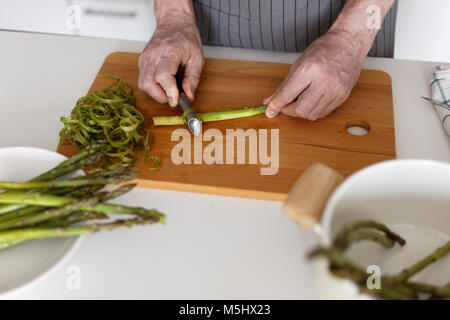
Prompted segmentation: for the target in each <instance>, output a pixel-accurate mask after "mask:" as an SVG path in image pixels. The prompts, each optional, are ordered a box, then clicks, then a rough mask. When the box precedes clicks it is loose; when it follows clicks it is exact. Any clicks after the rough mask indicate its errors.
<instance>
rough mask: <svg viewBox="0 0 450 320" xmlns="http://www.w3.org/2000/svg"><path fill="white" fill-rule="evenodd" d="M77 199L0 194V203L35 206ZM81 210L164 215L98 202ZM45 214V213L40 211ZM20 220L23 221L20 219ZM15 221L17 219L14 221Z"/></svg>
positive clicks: (162, 218)
mask: <svg viewBox="0 0 450 320" xmlns="http://www.w3.org/2000/svg"><path fill="white" fill-rule="evenodd" d="M74 201H77V199H73V198H69V197H61V196H53V195H48V194H40V193H24V192H14V193H13V192H11V193H8V194H6V195H3V194H0V203H25V204H31V205H36V206H45V207H60V206H65V205H67V204H70V203H73V202H74ZM82 210H87V211H93V212H103V213H118V214H137V215H139V214H144V215H145V214H147V213H149V212H151V213H152V214H153V215H154V217H155V218H158V219H159V221H160V222H163V221H164V215H162V214H161V213H159V212H157V211H156V210H146V209H143V208H131V207H126V206H121V205H115V204H109V203H98V204H96V205H95V206H93V207H89V208H82ZM42 214H45V213H42ZM20 221H23V220H22V219H21V220H20ZM16 222H17V221H16Z"/></svg>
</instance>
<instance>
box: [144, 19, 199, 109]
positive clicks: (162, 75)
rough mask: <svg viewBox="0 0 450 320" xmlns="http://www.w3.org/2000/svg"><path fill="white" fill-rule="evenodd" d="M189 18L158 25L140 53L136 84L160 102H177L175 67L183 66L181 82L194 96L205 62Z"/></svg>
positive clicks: (193, 24)
mask: <svg viewBox="0 0 450 320" xmlns="http://www.w3.org/2000/svg"><path fill="white" fill-rule="evenodd" d="M191 20H192V19H189V18H186V19H183V17H178V18H177V19H174V20H172V21H170V20H169V21H166V22H165V23H164V24H160V25H158V27H157V28H156V30H155V32H154V34H153V37H152V38H151V40H150V41H149V43H148V45H147V46H146V48H145V49H144V51H143V52H142V54H141V55H140V56H139V82H138V86H139V88H140V89H141V90H143V91H145V92H147V93H148V94H149V95H150V96H151V97H152V98H153V99H155V100H156V101H157V102H159V103H167V102H169V105H170V106H171V107H175V106H177V104H178V98H179V92H178V89H177V84H176V80H175V77H174V75H175V74H176V73H177V70H178V67H179V66H180V65H181V66H184V68H185V70H184V79H183V83H182V86H183V89H184V91H185V93H186V95H187V96H188V98H189V99H190V100H193V99H194V91H195V89H196V88H197V85H198V82H199V79H200V73H201V71H202V68H203V64H204V58H203V51H202V43H201V38H200V34H199V32H198V29H197V26H196V25H195V22H193V21H191Z"/></svg>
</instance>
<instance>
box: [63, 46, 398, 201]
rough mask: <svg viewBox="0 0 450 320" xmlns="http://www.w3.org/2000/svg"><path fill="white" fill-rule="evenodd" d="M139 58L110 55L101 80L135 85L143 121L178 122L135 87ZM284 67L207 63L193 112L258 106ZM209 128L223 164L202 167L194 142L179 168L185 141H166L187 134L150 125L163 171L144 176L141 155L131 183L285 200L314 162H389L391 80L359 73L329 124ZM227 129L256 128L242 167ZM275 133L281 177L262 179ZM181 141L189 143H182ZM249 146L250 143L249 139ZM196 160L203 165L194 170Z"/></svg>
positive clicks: (356, 165) (240, 122) (280, 122)
mask: <svg viewBox="0 0 450 320" xmlns="http://www.w3.org/2000/svg"><path fill="white" fill-rule="evenodd" d="M137 59H138V54H135V53H125V52H115V53H112V54H110V55H109V56H108V57H107V58H106V60H105V62H104V64H103V66H102V67H101V69H100V71H99V73H100V74H112V75H117V76H119V77H121V78H123V79H124V80H126V81H128V82H130V83H131V84H133V85H134V87H135V94H136V98H137V100H136V104H137V105H138V106H139V107H141V108H142V109H143V110H145V116H146V117H147V118H151V117H152V116H154V115H181V111H180V110H179V108H170V107H169V106H168V105H162V104H158V103H157V102H155V101H154V100H152V99H151V98H150V97H149V96H147V95H146V94H145V93H144V92H142V91H140V90H139V89H138V88H137V79H138V66H137ZM289 67H290V65H288V64H281V63H267V62H254V61H238V60H223V59H206V63H205V66H204V69H203V73H202V77H201V80H200V84H199V87H198V89H197V92H196V99H195V101H194V103H193V106H194V108H195V110H196V112H198V113H200V112H208V111H219V110H232V109H241V108H244V107H247V106H248V107H252V106H258V105H260V104H261V103H262V102H261V101H262V99H263V98H264V97H266V96H268V95H270V94H271V93H272V92H273V91H274V90H275V89H276V88H277V87H278V85H279V84H280V83H281V82H282V80H283V79H284V77H285V76H286V74H287V73H288V70H289ZM109 83H110V80H107V79H102V78H97V79H94V83H93V84H92V86H91V88H90V91H94V90H101V89H102V88H104V87H106V86H107V85H108V84H109ZM74 103H75V101H74ZM353 124H356V125H361V126H363V127H366V128H368V129H369V133H368V134H366V135H363V136H357V135H353V134H351V133H349V132H348V131H347V127H348V126H350V125H353ZM177 129H181V130H177ZM209 129H218V130H220V131H216V132H215V133H216V136H215V138H217V142H215V143H217V144H216V146H217V145H218V143H219V141H220V139H221V138H223V148H219V147H218V149H219V150H222V152H223V158H222V159H223V162H224V164H217V163H213V164H207V163H205V159H207V158H203V157H202V150H203V152H205V149H207V150H209V149H208V148H206V147H207V146H208V145H209V144H211V143H212V142H211V141H202V140H201V139H198V138H197V140H196V143H194V139H193V140H192V141H191V144H192V147H191V157H189V158H190V160H191V164H179V165H177V164H174V163H173V161H172V158H171V153H172V149H173V148H174V147H175V146H177V145H178V144H179V143H180V142H181V141H182V139H185V138H177V139H175V137H174V141H171V137H172V134H173V133H174V134H176V133H180V132H181V133H185V134H187V129H186V127H184V126H171V127H154V126H153V125H151V126H150V130H152V131H153V133H154V135H155V141H156V142H155V145H154V147H153V149H152V154H154V155H156V156H158V157H159V158H161V160H162V167H161V169H160V170H158V171H148V170H147V169H146V168H145V167H144V166H143V163H142V158H141V157H139V156H138V159H137V161H136V166H135V167H136V169H137V170H138V171H139V177H138V178H137V180H136V182H137V183H138V184H139V185H140V186H142V187H150V188H163V189H172V190H183V191H192V192H201V193H211V194H220V195H230V196H238V197H249V198H259V199H270V200H279V201H283V200H284V199H285V196H286V194H287V192H288V191H289V189H290V188H291V186H292V184H293V183H294V182H295V180H296V179H297V178H298V176H299V175H301V173H302V172H303V171H304V170H305V169H306V168H307V167H308V166H309V165H311V164H312V163H314V162H317V161H320V162H322V163H324V164H326V165H328V166H330V167H332V168H333V169H335V170H337V171H338V172H341V173H343V174H344V175H349V174H351V173H353V172H355V171H357V170H359V169H361V168H363V167H366V166H368V165H371V164H373V163H376V162H380V161H384V160H389V159H393V158H395V137H394V120H393V111H392V87H391V79H390V77H389V75H388V74H386V73H384V72H381V71H375V70H363V71H362V72H361V76H360V78H359V80H358V82H357V84H356V86H355V88H354V89H353V91H352V94H351V96H350V97H349V98H348V99H347V101H346V102H345V103H344V104H343V105H342V106H341V107H340V108H338V109H337V110H336V111H335V112H333V113H332V114H330V115H329V116H328V117H327V118H325V119H322V120H318V121H315V122H310V121H307V120H302V119H296V118H291V117H288V116H284V115H279V116H277V117H276V118H274V119H268V118H266V117H265V116H264V115H258V116H254V117H251V118H242V119H235V120H229V121H222V122H210V123H204V124H203V134H205V135H206V134H207V133H209V134H213V133H214V130H209ZM227 129H231V130H233V129H243V130H248V129H253V130H254V131H253V130H250V131H246V132H247V133H249V134H250V136H252V134H256V137H257V142H256V146H255V147H254V148H253V147H252V149H251V150H249V145H250V143H249V140H246V143H245V152H246V153H245V161H244V164H237V163H236V162H237V156H238V154H239V152H241V154H240V155H241V156H242V152H243V151H244V149H243V148H242V147H241V149H239V150H238V147H237V143H236V145H235V146H234V158H233V157H232V156H231V155H230V153H231V151H230V150H232V149H233V148H231V144H230V148H227V145H226V130H227ZM273 129H278V146H279V165H278V171H277V173H276V174H271V175H261V168H264V167H269V166H272V167H273V169H272V173H273V172H274V171H275V169H276V166H275V158H273V159H272V160H271V161H272V162H271V164H263V163H261V159H262V158H261V157H260V156H259V153H258V152H259V151H261V150H263V151H264V146H266V147H267V149H268V155H270V150H271V142H270V140H271V138H272V137H274V138H275V137H276V134H275V131H273ZM175 130H177V131H175ZM264 131H266V133H267V139H266V140H264V139H263V137H261V138H259V134H262V135H264ZM187 136H189V137H190V135H187ZM192 138H193V137H192ZM267 140H269V141H267ZM183 141H184V143H187V140H183ZM214 141H215V140H214ZM252 141H255V139H254V137H252ZM276 141H277V140H276V139H275V140H274V143H276ZM194 145H195V146H194ZM185 146H186V144H185ZM199 146H200V147H202V150H200V148H199ZM274 146H275V145H274ZM227 149H228V157H229V158H228V159H229V160H230V161H229V162H231V160H233V159H234V164H226V158H225V157H226V155H227ZM256 149H258V150H256ZM59 151H60V152H61V153H62V154H64V155H67V156H70V155H72V154H74V153H75V152H76V151H77V150H76V149H75V148H74V147H72V146H71V145H70V144H69V143H67V142H64V143H63V144H62V145H61V147H60V149H59ZM250 151H251V152H255V151H258V152H255V153H253V154H254V155H255V154H256V157H257V161H256V162H257V163H256V164H251V163H249V162H250V161H249V155H248V154H249V152H250ZM207 154H209V153H207ZM138 155H139V154H138ZM210 155H216V156H217V159H219V158H220V157H219V156H220V151H218V153H217V154H215V153H211V154H210ZM194 157H196V159H197V162H200V164H194V163H193V162H194ZM186 159H187V157H186Z"/></svg>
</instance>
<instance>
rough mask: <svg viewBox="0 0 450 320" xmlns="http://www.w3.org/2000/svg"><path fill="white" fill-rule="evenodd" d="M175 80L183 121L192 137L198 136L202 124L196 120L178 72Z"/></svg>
mask: <svg viewBox="0 0 450 320" xmlns="http://www.w3.org/2000/svg"><path fill="white" fill-rule="evenodd" d="M175 79H176V80H177V87H178V91H179V92H180V98H179V99H178V105H179V106H180V107H181V110H183V119H184V120H185V123H186V124H187V126H188V128H189V131H191V132H192V134H193V135H194V136H198V135H199V134H200V132H201V131H202V122H201V121H200V120H198V118H197V115H196V114H195V111H194V109H193V108H192V105H191V102H190V101H189V99H188V97H187V96H186V94H185V93H184V89H183V86H182V85H181V84H182V83H183V77H182V74H181V72H180V70H178V72H177V74H176V75H175Z"/></svg>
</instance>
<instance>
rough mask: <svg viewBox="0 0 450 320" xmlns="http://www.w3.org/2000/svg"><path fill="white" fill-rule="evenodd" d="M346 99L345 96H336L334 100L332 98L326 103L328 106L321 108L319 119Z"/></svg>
mask: <svg viewBox="0 0 450 320" xmlns="http://www.w3.org/2000/svg"><path fill="white" fill-rule="evenodd" d="M346 99H347V98H336V99H335V100H333V101H332V102H331V103H330V104H328V106H327V107H326V108H325V109H324V110H322V112H321V113H320V115H319V119H321V118H324V117H326V116H327V115H329V114H330V113H331V112H333V111H334V110H336V109H337V108H338V107H340V106H341V105H342V104H343V103H344V102H345V100H346Z"/></svg>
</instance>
